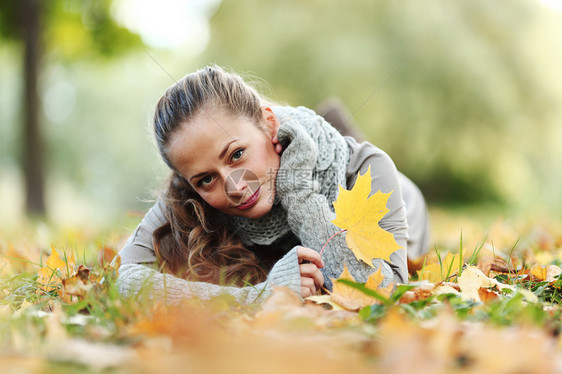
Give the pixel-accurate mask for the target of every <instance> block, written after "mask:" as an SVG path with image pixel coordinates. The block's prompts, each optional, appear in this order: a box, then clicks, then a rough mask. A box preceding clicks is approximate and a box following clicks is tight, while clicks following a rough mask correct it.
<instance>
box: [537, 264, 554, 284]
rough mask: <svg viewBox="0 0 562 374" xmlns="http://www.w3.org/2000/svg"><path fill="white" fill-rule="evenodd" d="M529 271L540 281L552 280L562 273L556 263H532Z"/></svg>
mask: <svg viewBox="0 0 562 374" xmlns="http://www.w3.org/2000/svg"><path fill="white" fill-rule="evenodd" d="M530 273H531V275H533V276H534V277H535V278H537V280H539V281H541V282H542V281H547V282H553V281H554V280H555V279H556V277H557V276H558V275H560V273H562V269H560V267H558V266H556V265H546V266H542V265H540V264H534V265H533V266H532V267H531V270H530Z"/></svg>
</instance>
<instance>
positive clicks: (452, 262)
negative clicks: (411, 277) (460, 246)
mask: <svg viewBox="0 0 562 374" xmlns="http://www.w3.org/2000/svg"><path fill="white" fill-rule="evenodd" d="M459 266H460V263H459V254H455V255H453V254H452V253H450V252H449V253H447V256H445V258H441V263H432V264H426V265H425V266H424V267H423V269H422V270H420V271H418V279H420V280H428V281H430V282H432V283H437V282H440V281H443V280H446V279H447V278H449V277H450V276H451V275H453V274H455V273H457V272H458V271H459Z"/></svg>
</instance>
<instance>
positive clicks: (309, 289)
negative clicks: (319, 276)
mask: <svg viewBox="0 0 562 374" xmlns="http://www.w3.org/2000/svg"><path fill="white" fill-rule="evenodd" d="M314 294H316V287H315V286H314V280H312V279H311V278H308V277H301V296H302V297H308V296H312V295H314Z"/></svg>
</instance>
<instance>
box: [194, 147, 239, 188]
mask: <svg viewBox="0 0 562 374" xmlns="http://www.w3.org/2000/svg"><path fill="white" fill-rule="evenodd" d="M237 141H238V139H233V140H231V141H230V142H228V143H227V144H226V145H225V146H224V148H223V150H222V151H221V153H220V154H219V160H220V159H222V158H223V157H224V155H225V154H226V151H228V148H229V147H230V145H231V144H232V143H235V142H237ZM205 174H207V172H206V171H203V172H201V173H197V174H195V175H194V176H192V177H191V178H189V181H190V182H191V181H193V180H194V179H196V178H199V177H200V176H203V175H205Z"/></svg>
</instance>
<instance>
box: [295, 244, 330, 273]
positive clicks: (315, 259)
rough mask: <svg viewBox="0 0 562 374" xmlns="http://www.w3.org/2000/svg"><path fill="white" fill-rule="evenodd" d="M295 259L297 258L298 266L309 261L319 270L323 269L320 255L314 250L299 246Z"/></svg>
mask: <svg viewBox="0 0 562 374" xmlns="http://www.w3.org/2000/svg"><path fill="white" fill-rule="evenodd" d="M297 257H298V258H299V264H302V263H303V262H304V261H309V262H312V263H313V264H314V265H316V266H317V267H319V268H323V267H324V261H322V257H320V253H318V252H316V251H315V250H314V249H311V248H307V247H300V246H299V247H298V248H297Z"/></svg>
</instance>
